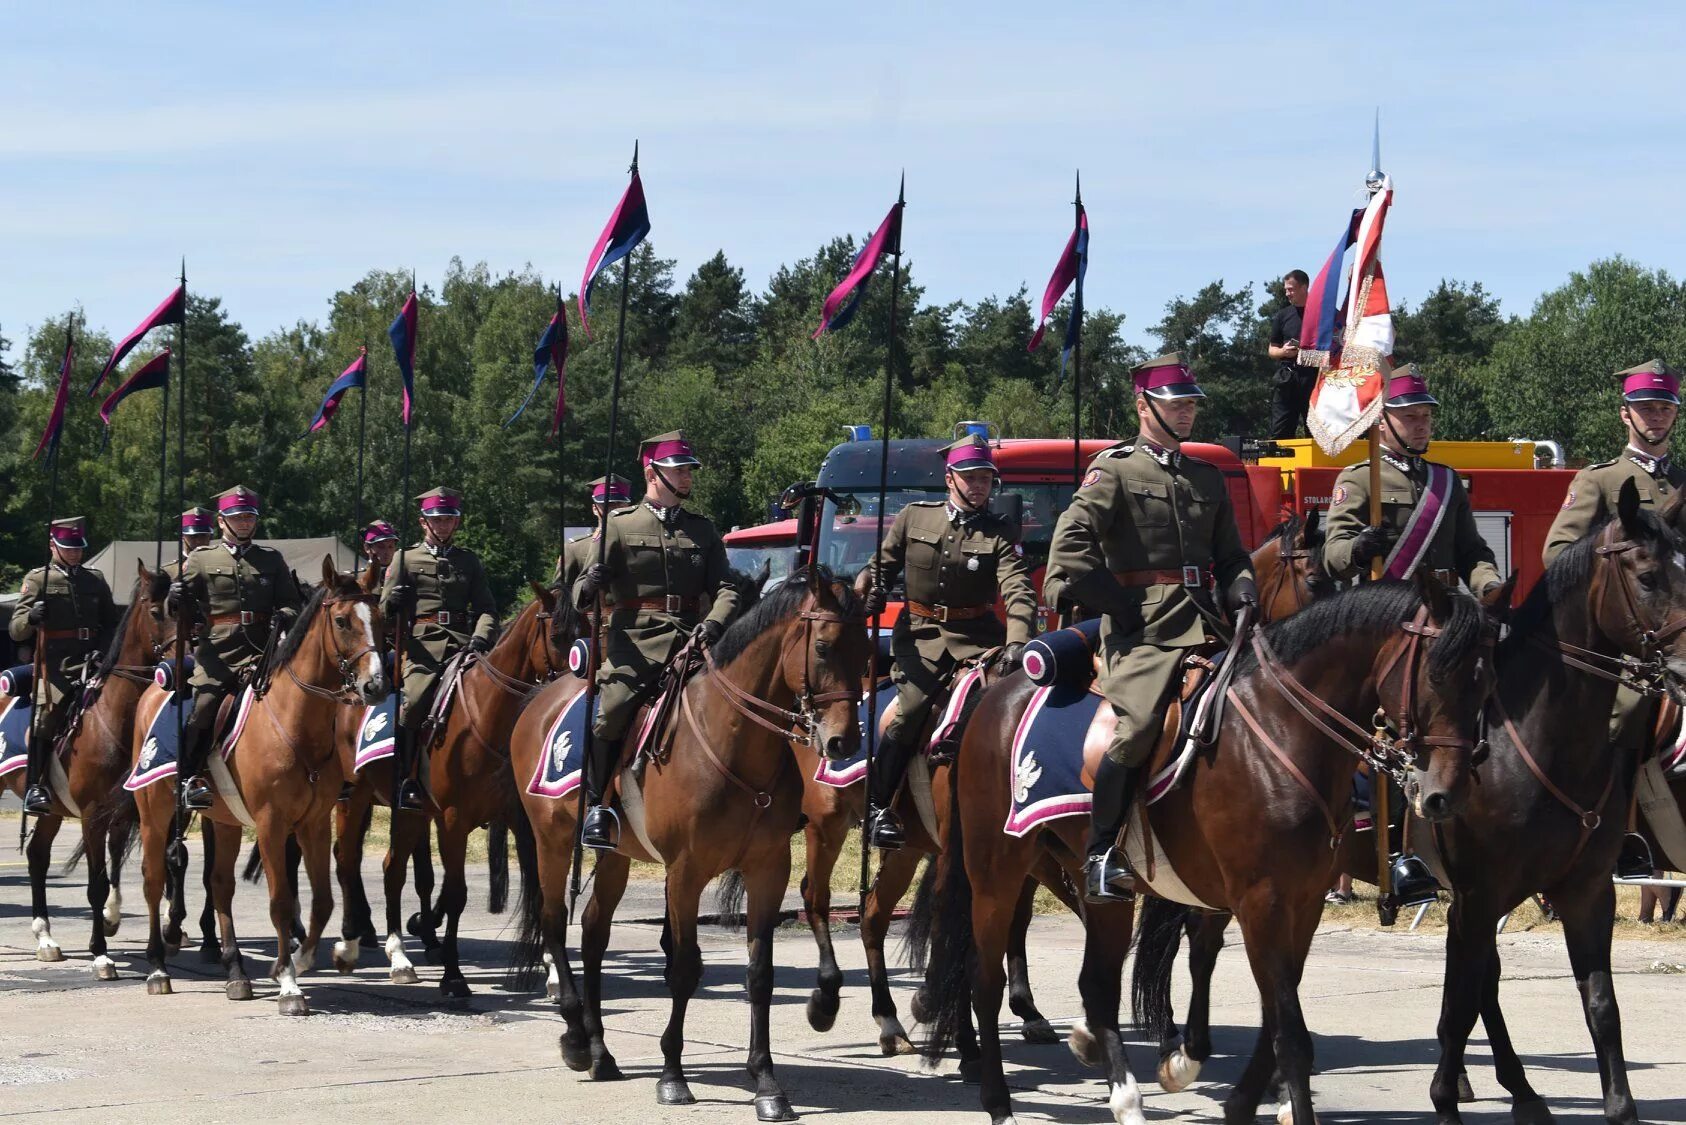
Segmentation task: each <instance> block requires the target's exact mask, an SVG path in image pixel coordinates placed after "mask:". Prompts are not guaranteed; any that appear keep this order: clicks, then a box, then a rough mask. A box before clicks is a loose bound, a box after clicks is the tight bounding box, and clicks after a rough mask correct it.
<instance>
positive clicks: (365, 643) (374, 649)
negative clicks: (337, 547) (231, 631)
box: [299, 555, 389, 706]
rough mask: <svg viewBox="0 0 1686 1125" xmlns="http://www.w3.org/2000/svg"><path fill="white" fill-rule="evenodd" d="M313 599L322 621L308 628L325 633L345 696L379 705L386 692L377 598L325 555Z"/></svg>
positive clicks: (330, 654)
mask: <svg viewBox="0 0 1686 1125" xmlns="http://www.w3.org/2000/svg"><path fill="white" fill-rule="evenodd" d="M316 597H318V598H320V599H321V604H320V611H319V617H320V619H321V620H320V622H313V623H311V626H312V627H319V628H321V629H322V630H323V631H324V632H325V633H326V648H327V650H328V656H329V657H330V658H331V659H332V660H333V661H334V663H335V664H337V665H338V668H339V673H340V677H341V680H342V684H343V687H344V690H345V692H346V694H348V695H349V694H351V693H352V692H353V691H355V692H356V693H357V694H358V695H359V696H361V697H362V699H363V701H364V702H365V703H368V704H370V705H371V706H373V705H374V704H377V703H379V702H380V701H381V700H383V699H385V698H386V696H387V692H388V690H389V685H388V684H387V682H386V667H385V664H384V663H383V662H382V660H381V638H382V636H384V634H385V623H384V622H383V621H382V619H381V610H380V599H379V597H378V596H376V595H374V594H371V593H368V592H366V591H365V590H364V589H363V584H362V582H361V580H360V579H359V578H358V577H357V576H356V575H352V574H342V573H340V571H339V570H338V569H337V568H336V567H335V566H334V560H333V559H332V558H331V557H329V556H326V555H324V556H323V557H322V585H321V587H320V588H319V589H318V591H317V594H316ZM299 625H300V626H303V625H305V623H304V622H302V621H301V622H300V623H299Z"/></svg>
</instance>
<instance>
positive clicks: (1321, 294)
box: [1298, 207, 1364, 367]
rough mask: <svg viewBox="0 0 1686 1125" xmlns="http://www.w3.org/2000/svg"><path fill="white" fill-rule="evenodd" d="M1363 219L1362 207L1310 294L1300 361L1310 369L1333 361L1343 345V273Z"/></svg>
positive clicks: (1306, 308) (1302, 336) (1342, 230)
mask: <svg viewBox="0 0 1686 1125" xmlns="http://www.w3.org/2000/svg"><path fill="white" fill-rule="evenodd" d="M1363 218H1364V209H1363V208H1362V207H1361V208H1359V209H1358V210H1356V211H1354V212H1353V213H1352V217H1351V218H1349V219H1348V220H1347V222H1346V226H1344V227H1342V228H1341V236H1340V238H1339V239H1338V240H1337V241H1336V242H1335V249H1334V252H1333V253H1331V254H1330V255H1329V260H1328V261H1326V262H1324V263H1323V268H1322V269H1321V270H1319V271H1318V272H1317V277H1316V278H1315V279H1313V281H1312V283H1311V288H1310V289H1308V290H1307V291H1306V299H1305V317H1304V323H1303V324H1302V326H1301V329H1300V351H1299V357H1298V359H1299V362H1300V363H1302V364H1304V365H1305V366H1307V367H1315V366H1318V365H1319V364H1320V363H1322V362H1325V361H1328V360H1331V359H1333V358H1334V357H1335V356H1336V354H1337V353H1339V351H1340V346H1341V342H1340V340H1338V339H1336V329H1335V323H1336V321H1337V320H1338V319H1339V318H1340V307H1341V269H1342V266H1343V264H1344V262H1345V260H1346V252H1347V251H1348V250H1349V249H1351V247H1352V241H1353V239H1354V238H1356V237H1357V235H1358V224H1359V222H1360V221H1361V220H1362V219H1363Z"/></svg>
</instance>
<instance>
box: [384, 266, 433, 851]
mask: <svg viewBox="0 0 1686 1125" xmlns="http://www.w3.org/2000/svg"><path fill="white" fill-rule="evenodd" d="M410 296H411V297H415V296H416V271H415V270H413V269H412V270H411V271H410ZM399 315H400V316H402V315H403V313H402V312H400V313H399ZM415 335H416V336H420V335H421V300H420V299H419V298H418V299H417V300H416V331H415ZM408 346H409V349H410V355H411V357H412V361H411V362H412V367H411V378H412V379H413V378H414V375H415V369H414V366H413V364H414V356H415V353H416V341H415V340H414V339H413V338H412V339H411V340H410V341H409V345H408ZM399 375H400V376H402V375H403V372H399ZM410 405H411V409H412V410H414V408H415V393H414V387H413V386H412V388H411V392H410ZM412 423H413V416H412V417H411V418H405V419H404V471H403V480H404V491H403V494H402V495H401V496H399V498H398V510H399V511H400V512H407V511H409V507H408V505H409V503H410V430H411V429H412V428H413V425H412ZM424 538H425V537H424ZM404 554H405V551H404V543H403V540H399V543H398V588H399V589H400V590H402V591H404V595H403V596H402V597H400V598H399V599H398V620H397V621H396V622H394V624H393V633H392V640H393V649H394V651H393V654H392V678H393V681H394V686H395V687H396V688H397V692H398V704H397V707H398V709H397V715H398V717H399V719H400V720H402V718H403V717H404V704H405V702H406V701H405V698H404V646H405V645H406V644H407V643H408V641H409V625H410V597H411V595H410V593H409V590H408V586H409V580H410V579H409V572H408V571H407V570H406V569H405V566H404ZM400 725H402V724H400ZM398 738H399V740H400V743H399V745H401V746H403V753H398V754H394V755H393V756H392V816H393V818H394V819H397V817H398V813H399V804H398V793H399V791H400V790H401V789H403V788H404V779H405V776H406V775H407V774H408V773H409V772H410V766H411V765H412V764H413V760H414V757H415V753H414V751H415V747H414V745H406V743H413V741H414V739H413V737H412V735H411V734H410V733H409V732H408V731H406V730H400V731H399V732H398Z"/></svg>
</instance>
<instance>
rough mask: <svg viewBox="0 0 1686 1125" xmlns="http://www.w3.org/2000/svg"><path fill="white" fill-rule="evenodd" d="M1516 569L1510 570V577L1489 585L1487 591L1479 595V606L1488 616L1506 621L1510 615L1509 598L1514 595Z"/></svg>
mask: <svg viewBox="0 0 1686 1125" xmlns="http://www.w3.org/2000/svg"><path fill="white" fill-rule="evenodd" d="M1518 573H1519V572H1517V571H1514V570H1513V571H1511V572H1510V577H1509V578H1507V579H1505V580H1504V581H1503V582H1501V583H1499V584H1498V585H1497V586H1489V587H1488V588H1487V592H1486V593H1484V594H1482V595H1481V608H1482V609H1484V610H1486V611H1487V615H1488V616H1489V617H1492V618H1494V619H1495V620H1498V621H1504V622H1508V621H1509V620H1510V617H1511V604H1512V603H1511V599H1512V598H1514V597H1515V596H1516V579H1517V577H1518Z"/></svg>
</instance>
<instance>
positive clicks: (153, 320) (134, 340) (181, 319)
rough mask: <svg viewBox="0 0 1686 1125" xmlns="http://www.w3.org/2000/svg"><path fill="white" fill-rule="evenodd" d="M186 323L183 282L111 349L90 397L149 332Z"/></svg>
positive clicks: (90, 390)
mask: <svg viewBox="0 0 1686 1125" xmlns="http://www.w3.org/2000/svg"><path fill="white" fill-rule="evenodd" d="M186 322H187V284H186V283H185V282H183V283H182V284H181V285H178V286H176V289H175V292H173V293H171V294H170V295H169V296H168V297H165V298H164V303H163V304H161V305H159V306H158V307H157V308H155V309H153V310H152V315H151V316H149V317H147V318H146V319H145V320H143V321H141V322H140V324H139V325H138V326H136V328H135V330H134V331H133V332H131V333H129V334H128V335H127V336H125V337H123V338H122V339H121V340H119V341H118V342H117V346H116V347H115V348H113V349H111V358H110V359H107V360H106V361H105V366H104V367H102V368H100V376H99V378H98V379H95V380H94V385H93V386H91V387H89V388H88V397H89V398H92V397H93V395H94V392H95V391H97V390H99V389H100V384H102V383H104V382H105V379H106V376H107V375H110V374H111V373H112V371H114V370H116V368H117V365H118V364H119V363H122V362H123V357H124V356H126V355H128V354H129V353H130V352H132V351H134V350H135V346H136V345H137V344H139V343H140V342H141V338H142V337H143V336H145V335H146V334H147V333H148V332H151V331H152V330H153V329H154V328H162V327H163V326H164V325H166V324H184V323H186Z"/></svg>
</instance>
